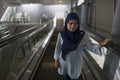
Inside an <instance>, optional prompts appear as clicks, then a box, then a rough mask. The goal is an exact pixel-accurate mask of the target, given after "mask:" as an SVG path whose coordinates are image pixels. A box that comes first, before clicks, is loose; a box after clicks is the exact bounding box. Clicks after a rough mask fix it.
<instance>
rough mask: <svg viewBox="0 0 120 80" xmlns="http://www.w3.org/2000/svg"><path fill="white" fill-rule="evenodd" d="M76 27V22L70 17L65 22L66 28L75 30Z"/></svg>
mask: <svg viewBox="0 0 120 80" xmlns="http://www.w3.org/2000/svg"><path fill="white" fill-rule="evenodd" d="M77 28H78V22H77V20H75V19H71V20H70V21H69V22H68V24H67V29H68V30H69V31H71V32H73V31H75V30H77Z"/></svg>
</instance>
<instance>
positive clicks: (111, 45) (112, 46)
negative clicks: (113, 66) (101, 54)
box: [89, 32, 120, 57]
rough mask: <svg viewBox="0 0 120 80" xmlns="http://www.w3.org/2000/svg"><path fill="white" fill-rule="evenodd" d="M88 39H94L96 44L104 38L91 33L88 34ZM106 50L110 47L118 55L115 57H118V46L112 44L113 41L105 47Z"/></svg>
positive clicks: (119, 49) (119, 47)
mask: <svg viewBox="0 0 120 80" xmlns="http://www.w3.org/2000/svg"><path fill="white" fill-rule="evenodd" d="M89 34H90V35H89V36H90V37H92V38H93V39H95V40H96V41H97V42H101V41H103V40H104V39H105V37H103V36H102V35H100V34H93V33H92V32H90V33H89ZM105 47H106V48H108V47H110V48H112V49H113V50H115V51H117V52H118V53H116V55H117V56H119V57H120V54H119V53H120V46H119V45H118V44H116V43H114V42H113V41H111V42H109V43H108V44H107V45H105Z"/></svg>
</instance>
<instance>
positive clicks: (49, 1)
mask: <svg viewBox="0 0 120 80" xmlns="http://www.w3.org/2000/svg"><path fill="white" fill-rule="evenodd" d="M29 3H40V4H43V5H58V4H69V3H70V0H9V4H29Z"/></svg>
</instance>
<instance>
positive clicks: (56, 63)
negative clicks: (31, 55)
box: [55, 60, 60, 68]
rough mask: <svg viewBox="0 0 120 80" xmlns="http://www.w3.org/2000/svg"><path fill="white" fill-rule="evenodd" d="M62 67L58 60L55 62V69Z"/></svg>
mask: <svg viewBox="0 0 120 80" xmlns="http://www.w3.org/2000/svg"><path fill="white" fill-rule="evenodd" d="M59 66H60V63H59V61H58V60H55V68H58V67H59Z"/></svg>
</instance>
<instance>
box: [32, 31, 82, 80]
mask: <svg viewBox="0 0 120 80" xmlns="http://www.w3.org/2000/svg"><path fill="white" fill-rule="evenodd" d="M58 32H59V31H55V32H54V34H53V36H52V38H51V41H50V43H49V44H48V47H47V49H46V51H45V53H44V57H43V59H42V60H41V63H40V65H39V67H38V70H37V72H36V74H35V76H34V79H33V80H49V79H51V80H64V78H63V76H61V75H59V74H58V73H57V69H56V68H55V66H54V58H53V55H54V49H55V44H56V41H57V34H58ZM80 80H83V79H82V76H81V77H80Z"/></svg>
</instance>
